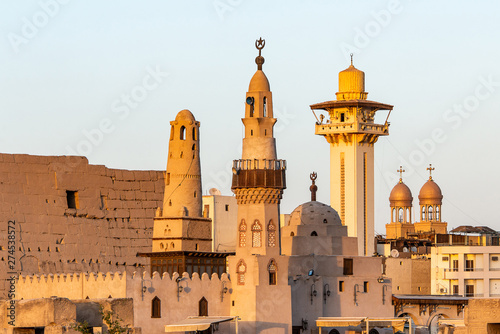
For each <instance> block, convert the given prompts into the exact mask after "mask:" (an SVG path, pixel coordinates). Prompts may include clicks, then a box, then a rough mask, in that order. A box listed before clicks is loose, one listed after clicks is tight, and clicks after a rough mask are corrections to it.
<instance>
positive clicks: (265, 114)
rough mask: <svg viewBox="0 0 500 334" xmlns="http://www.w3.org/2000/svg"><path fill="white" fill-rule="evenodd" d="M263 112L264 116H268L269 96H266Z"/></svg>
mask: <svg viewBox="0 0 500 334" xmlns="http://www.w3.org/2000/svg"><path fill="white" fill-rule="evenodd" d="M263 112H264V117H267V98H264V107H263Z"/></svg>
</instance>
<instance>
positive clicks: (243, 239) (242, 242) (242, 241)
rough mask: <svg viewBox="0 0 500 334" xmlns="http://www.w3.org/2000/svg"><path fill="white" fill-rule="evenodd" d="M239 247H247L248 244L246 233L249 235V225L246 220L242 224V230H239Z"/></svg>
mask: <svg viewBox="0 0 500 334" xmlns="http://www.w3.org/2000/svg"><path fill="white" fill-rule="evenodd" d="M239 232H240V233H239V239H240V240H239V245H240V247H245V246H246V244H247V241H246V233H247V224H246V223H245V220H244V219H242V220H241V223H240V228H239Z"/></svg>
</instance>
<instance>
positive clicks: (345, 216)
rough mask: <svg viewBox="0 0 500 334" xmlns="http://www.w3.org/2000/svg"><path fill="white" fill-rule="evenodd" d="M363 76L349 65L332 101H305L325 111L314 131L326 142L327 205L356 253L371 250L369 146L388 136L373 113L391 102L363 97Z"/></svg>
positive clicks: (371, 150)
mask: <svg viewBox="0 0 500 334" xmlns="http://www.w3.org/2000/svg"><path fill="white" fill-rule="evenodd" d="M367 96H368V93H367V92H365V74H364V72H362V71H360V70H358V69H357V68H355V67H354V66H353V64H352V55H351V66H349V68H347V69H346V70H344V71H342V72H340V73H339V91H338V93H337V94H336V100H334V101H327V102H322V103H317V104H313V105H311V109H312V110H313V111H314V110H325V111H326V112H328V115H329V118H328V119H327V120H326V122H323V120H324V116H323V115H321V116H320V119H318V121H317V123H316V128H315V133H316V134H317V135H320V136H324V137H325V139H326V140H327V142H328V143H330V203H331V206H332V207H333V208H334V209H336V210H338V211H339V213H340V218H341V219H342V224H344V225H346V226H347V228H348V234H349V236H350V237H357V238H358V254H359V255H366V256H371V255H372V254H373V253H374V198H373V197H374V189H373V188H374V180H373V160H374V144H375V143H376V142H377V140H378V137H379V136H387V135H388V134H389V123H388V122H387V119H388V118H389V116H387V119H386V121H385V123H384V124H376V123H375V121H374V118H375V113H376V112H377V111H379V110H389V111H390V110H392V108H393V106H391V105H388V104H383V103H379V102H374V101H369V100H367V99H366V98H367Z"/></svg>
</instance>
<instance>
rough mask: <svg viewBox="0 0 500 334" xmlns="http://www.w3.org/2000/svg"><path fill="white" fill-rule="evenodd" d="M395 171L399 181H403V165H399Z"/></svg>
mask: <svg viewBox="0 0 500 334" xmlns="http://www.w3.org/2000/svg"><path fill="white" fill-rule="evenodd" d="M396 172H398V173H399V183H403V173H404V172H406V171H405V170H404V169H403V166H399V169H398V170H397V171H396Z"/></svg>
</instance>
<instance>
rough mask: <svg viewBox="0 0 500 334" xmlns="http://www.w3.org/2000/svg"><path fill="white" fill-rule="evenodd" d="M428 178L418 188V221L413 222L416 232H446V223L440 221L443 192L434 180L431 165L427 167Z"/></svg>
mask: <svg viewBox="0 0 500 334" xmlns="http://www.w3.org/2000/svg"><path fill="white" fill-rule="evenodd" d="M427 170H428V171H429V180H428V181H427V182H425V184H424V185H423V186H422V188H421V189H420V193H419V194H418V199H419V204H420V222H418V223H415V230H416V231H417V232H435V233H442V234H445V233H447V227H448V224H447V223H446V222H443V221H441V205H442V204H443V194H442V192H441V188H439V186H438V185H437V183H436V182H434V180H433V178H432V171H433V170H435V168H434V167H432V165H429V167H427Z"/></svg>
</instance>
